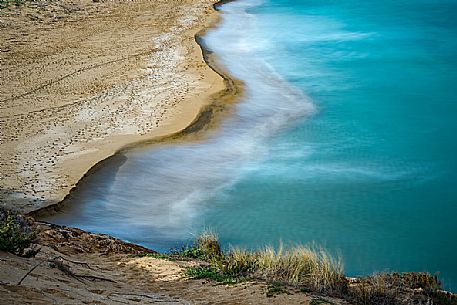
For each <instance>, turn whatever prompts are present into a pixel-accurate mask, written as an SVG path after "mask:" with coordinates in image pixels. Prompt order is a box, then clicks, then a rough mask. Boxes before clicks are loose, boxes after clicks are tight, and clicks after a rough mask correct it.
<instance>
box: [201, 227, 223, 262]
mask: <svg viewBox="0 0 457 305" xmlns="http://www.w3.org/2000/svg"><path fill="white" fill-rule="evenodd" d="M195 244H196V245H195V246H196V248H197V249H198V250H199V251H200V253H201V254H202V255H203V256H204V258H205V259H208V260H214V259H215V260H218V259H219V258H220V257H222V250H221V246H220V244H219V240H218V238H217V235H216V234H215V233H214V232H212V231H205V232H203V233H202V234H201V235H200V236H199V237H198V238H197V241H196V243H195Z"/></svg>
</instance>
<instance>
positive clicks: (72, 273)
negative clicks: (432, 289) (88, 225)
mask: <svg viewBox="0 0 457 305" xmlns="http://www.w3.org/2000/svg"><path fill="white" fill-rule="evenodd" d="M39 230H40V231H41V233H40V245H39V247H41V251H40V252H39V253H38V255H37V256H36V257H35V258H28V259H27V258H21V257H17V256H14V255H11V254H8V253H5V252H0V304H8V305H12V304H20V305H22V304H271V305H275V304H277V305H284V304H291V305H292V304H309V303H310V301H311V300H312V299H314V298H319V297H318V296H312V295H309V294H304V293H300V292H294V293H292V294H287V293H281V294H278V295H276V296H274V297H267V296H266V292H267V286H266V285H265V284H263V283H256V282H247V283H241V284H237V285H230V286H226V285H216V284H215V283H212V282H207V281H205V280H191V279H186V278H185V277H184V274H183V271H184V268H185V267H186V266H189V265H195V264H197V262H195V261H193V262H192V261H168V260H162V259H156V258H152V257H138V256H137V255H135V254H136V253H139V252H142V251H144V249H141V247H139V246H134V245H128V244H125V243H123V242H121V241H118V240H115V239H113V238H110V237H108V236H106V235H96V234H88V233H86V232H83V231H81V230H77V229H70V228H59V227H52V226H50V225H45V224H41V225H40V226H39ZM34 267H35V269H33V268H34ZM30 271H31V272H30ZM28 272H30V273H29V274H28V275H27V273H28ZM26 275H27V276H26ZM21 279H23V280H22V282H21ZM331 302H332V303H331V304H344V302H341V301H338V300H334V299H333V300H331ZM321 303H322V302H321ZM325 304H328V303H325Z"/></svg>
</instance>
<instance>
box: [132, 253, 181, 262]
mask: <svg viewBox="0 0 457 305" xmlns="http://www.w3.org/2000/svg"><path fill="white" fill-rule="evenodd" d="M136 256H137V257H152V258H157V259H166V260H172V259H173V257H172V256H171V255H169V254H161V253H140V254H137V255H136Z"/></svg>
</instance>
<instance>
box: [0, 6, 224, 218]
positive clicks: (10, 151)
mask: <svg viewBox="0 0 457 305" xmlns="http://www.w3.org/2000/svg"><path fill="white" fill-rule="evenodd" d="M214 2H216V1H215V0H172V1H171V0H154V1H147V0H136V1H120V0H119V1H108V2H103V1H102V2H93V1H92V0H90V1H89V0H73V1H69V0H60V1H52V2H49V1H44V0H41V1H35V2H27V4H26V5H24V6H21V7H20V8H15V7H14V6H11V7H9V8H8V9H3V10H1V11H0V48H1V53H0V56H1V57H0V58H1V70H0V153H1V157H0V201H1V202H2V204H3V205H6V206H8V207H16V208H18V209H19V210H21V211H22V212H29V211H32V210H36V209H37V208H39V207H43V206H47V205H50V204H54V203H57V202H59V201H60V200H62V199H63V198H64V196H65V195H66V194H68V192H69V191H70V189H71V188H72V187H73V186H74V185H75V184H76V183H77V181H78V180H79V179H80V178H81V177H82V176H83V175H84V173H86V172H87V170H88V169H90V168H91V167H92V166H93V165H94V164H96V163H97V162H99V161H100V160H102V159H104V158H106V157H108V156H110V155H112V154H113V153H114V152H116V151H117V150H119V149H120V148H122V147H124V146H125V145H127V144H131V143H135V142H138V141H142V140H145V139H150V138H154V137H160V136H163V135H169V134H172V133H175V132H178V131H180V130H182V129H184V128H185V127H186V126H188V125H189V124H190V123H191V122H192V121H193V120H194V119H195V118H196V116H197V115H198V113H199V111H200V110H201V108H202V107H203V106H204V105H206V104H208V103H209V102H210V101H211V98H210V97H212V98H214V94H215V93H217V92H221V90H222V89H224V88H225V85H224V82H223V80H222V78H221V77H220V76H219V75H218V74H216V73H215V72H214V71H213V70H211V69H210V68H209V67H208V66H207V65H206V64H205V63H204V61H203V58H202V53H201V49H200V48H199V46H198V45H197V44H196V42H195V40H194V35H195V34H196V33H197V32H199V31H200V30H203V29H204V28H206V27H208V26H210V25H212V24H215V23H216V22H217V19H218V15H217V13H216V12H215V11H214V9H213V8H212V4H213V3H214Z"/></svg>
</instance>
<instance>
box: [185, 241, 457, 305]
mask: <svg viewBox="0 0 457 305" xmlns="http://www.w3.org/2000/svg"><path fill="white" fill-rule="evenodd" d="M184 254H186V255H187V257H189V254H192V255H193V257H195V258H198V259H201V260H203V261H204V262H203V263H202V264H201V265H199V266H193V267H190V268H188V269H187V271H186V275H187V276H188V277H190V278H198V279H209V280H213V281H216V282H219V283H223V284H235V283H238V282H241V281H245V280H261V281H264V282H265V283H267V284H268V292H267V296H274V295H275V294H277V293H285V292H287V291H288V287H289V288H294V289H295V290H296V289H299V290H300V291H303V292H312V293H319V294H320V295H326V296H333V297H339V298H342V299H344V300H346V301H348V302H350V303H351V304H360V305H368V304H373V305H384V304H392V305H396V304H398V305H403V304H424V305H425V304H443V305H457V297H456V296H454V295H453V294H450V293H446V292H444V291H442V290H441V288H440V283H439V281H438V279H437V278H436V276H432V275H430V274H428V273H414V272H410V273H383V274H376V275H372V276H368V277H364V278H357V279H351V281H350V280H349V279H347V278H346V277H345V276H344V273H343V264H342V262H341V260H340V259H335V258H333V257H332V256H330V255H329V254H328V252H327V251H325V250H324V249H322V248H318V247H305V246H295V247H291V248H289V249H284V247H283V246H282V245H281V246H280V247H279V249H277V250H276V249H274V248H273V247H266V248H264V249H262V250H258V251H247V250H243V249H240V248H232V249H231V250H230V251H229V252H228V253H226V254H225V253H223V252H222V251H221V247H220V244H219V242H218V240H217V236H216V235H215V234H214V233H211V232H205V233H204V234H202V235H201V236H199V237H198V238H197V239H196V241H195V243H194V245H193V246H192V247H191V248H188V249H187V250H186V252H184ZM319 300H320V299H319Z"/></svg>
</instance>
